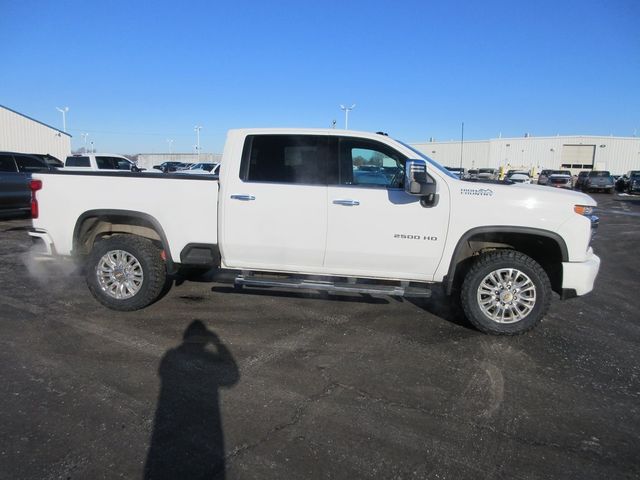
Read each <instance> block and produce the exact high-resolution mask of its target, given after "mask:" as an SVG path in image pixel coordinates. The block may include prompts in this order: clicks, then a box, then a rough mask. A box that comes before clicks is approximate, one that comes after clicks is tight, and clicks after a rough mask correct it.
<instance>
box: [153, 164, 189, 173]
mask: <svg viewBox="0 0 640 480" xmlns="http://www.w3.org/2000/svg"><path fill="white" fill-rule="evenodd" d="M186 166H187V164H186V163H182V162H162V163H161V164H160V165H154V166H153V168H154V169H156V170H160V171H161V172H162V173H171V172H175V171H177V170H182V169H183V168H185V167H186Z"/></svg>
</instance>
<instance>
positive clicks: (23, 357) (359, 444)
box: [0, 194, 640, 479]
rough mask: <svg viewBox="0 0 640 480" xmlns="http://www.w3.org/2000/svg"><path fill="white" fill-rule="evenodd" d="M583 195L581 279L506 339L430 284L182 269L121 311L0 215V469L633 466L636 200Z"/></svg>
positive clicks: (557, 472)
mask: <svg viewBox="0 0 640 480" xmlns="http://www.w3.org/2000/svg"><path fill="white" fill-rule="evenodd" d="M594 197H595V198H596V199H597V200H598V202H599V203H600V206H599V209H598V214H599V215H600V218H601V226H600V230H599V233H598V236H597V238H596V239H595V241H594V248H595V249H596V251H597V253H598V254H599V255H600V256H601V258H602V269H601V272H600V276H599V278H598V281H597V284H596V289H595V291H594V292H593V293H592V294H590V295H588V296H586V297H582V298H577V299H573V300H569V301H565V302H560V301H559V300H556V301H555V302H554V303H553V305H552V308H551V311H550V314H549V315H548V316H547V318H546V319H545V321H543V323H542V324H541V325H540V326H538V328H536V329H535V330H533V331H532V332H529V333H527V334H525V335H523V336H519V337H515V338H503V337H490V336H485V335H483V334H480V333H478V332H477V331H475V330H473V329H472V328H471V327H470V326H469V325H467V323H466V322H465V321H464V320H463V319H462V318H461V314H460V313H459V312H458V310H457V309H456V308H452V307H451V306H449V305H448V303H447V302H446V301H445V300H444V299H443V298H442V296H441V295H435V296H434V297H433V298H432V299H429V300H425V301H420V302H409V301H401V300H398V299H393V298H389V297H384V298H372V297H363V296H339V295H336V296H326V295H321V294H300V293H288V292H275V291H269V292H264V291H252V292H250V293H237V292H234V291H233V289H230V288H228V287H225V286H223V285H217V284H210V283H203V282H196V281H186V282H184V283H182V284H181V285H179V286H175V287H174V288H173V289H172V290H171V291H170V292H169V293H168V295H167V296H166V297H165V298H163V299H162V300H161V301H159V302H158V303H156V304H154V305H152V306H151V307H149V308H147V309H145V310H142V311H138V312H133V313H117V312H113V311H110V310H107V309H105V308H103V307H102V306H100V305H99V304H98V303H97V302H96V301H94V299H93V298H92V297H91V295H90V294H89V292H88V290H87V288H86V286H85V284H84V280H83V278H82V277H81V276H79V275H78V274H77V273H76V272H74V271H73V269H71V268H69V267H68V266H65V265H60V264H57V263H54V264H47V265H44V266H41V265H40V266H39V265H34V264H33V263H32V262H31V261H30V260H29V254H28V249H29V246H30V241H29V239H28V236H27V232H26V230H27V228H28V227H29V224H30V222H29V221H28V220H19V219H18V220H0V259H1V261H0V341H1V342H2V348H0V382H1V385H2V389H1V390H0V429H1V434H0V477H2V478H12V479H13V478H21V479H41V478H51V479H57V478H63V479H68V478H71V479H76V478H91V479H93V478H117V477H124V478H145V477H146V478H224V477H225V472H226V478H248V479H268V478H273V479H283V478H291V479H302V478H311V479H315V478H341V479H342V478H344V479H353V478H376V479H378V478H385V479H387V478H438V479H447V478H450V479H466V478H468V479H477V478H508V479H513V478H523V479H524V478H545V479H547V478H563V479H565V478H580V479H585V478H594V479H602V478H612V479H613V478H616V479H618V478H638V476H640V460H639V458H640V314H639V313H638V309H639V308H640V307H639V305H640V304H639V302H638V297H636V295H638V294H640V250H639V248H638V245H640V198H639V197H629V196H619V195H606V194H595V195H594Z"/></svg>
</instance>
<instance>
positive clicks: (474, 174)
mask: <svg viewBox="0 0 640 480" xmlns="http://www.w3.org/2000/svg"><path fill="white" fill-rule="evenodd" d="M477 179H478V169H477V168H471V169H469V171H468V172H467V180H477Z"/></svg>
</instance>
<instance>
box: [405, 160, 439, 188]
mask: <svg viewBox="0 0 640 480" xmlns="http://www.w3.org/2000/svg"><path fill="white" fill-rule="evenodd" d="M404 191H405V192H407V193H408V194H409V195H419V196H428V195H432V194H434V193H436V184H435V182H433V181H430V180H429V177H428V176H427V162H426V161H424V160H421V159H418V160H407V162H406V164H405V168H404Z"/></svg>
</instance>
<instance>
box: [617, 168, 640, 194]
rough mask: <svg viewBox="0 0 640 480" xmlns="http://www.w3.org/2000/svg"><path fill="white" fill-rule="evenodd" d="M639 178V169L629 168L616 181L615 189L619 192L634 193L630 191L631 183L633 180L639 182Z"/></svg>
mask: <svg viewBox="0 0 640 480" xmlns="http://www.w3.org/2000/svg"><path fill="white" fill-rule="evenodd" d="M639 180H640V170H630V171H628V172H627V173H625V174H624V175H622V176H621V177H620V178H619V179H618V180H617V181H616V190H618V191H619V192H626V193H634V192H632V191H631V190H633V188H631V185H632V183H633V182H636V183H639Z"/></svg>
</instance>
